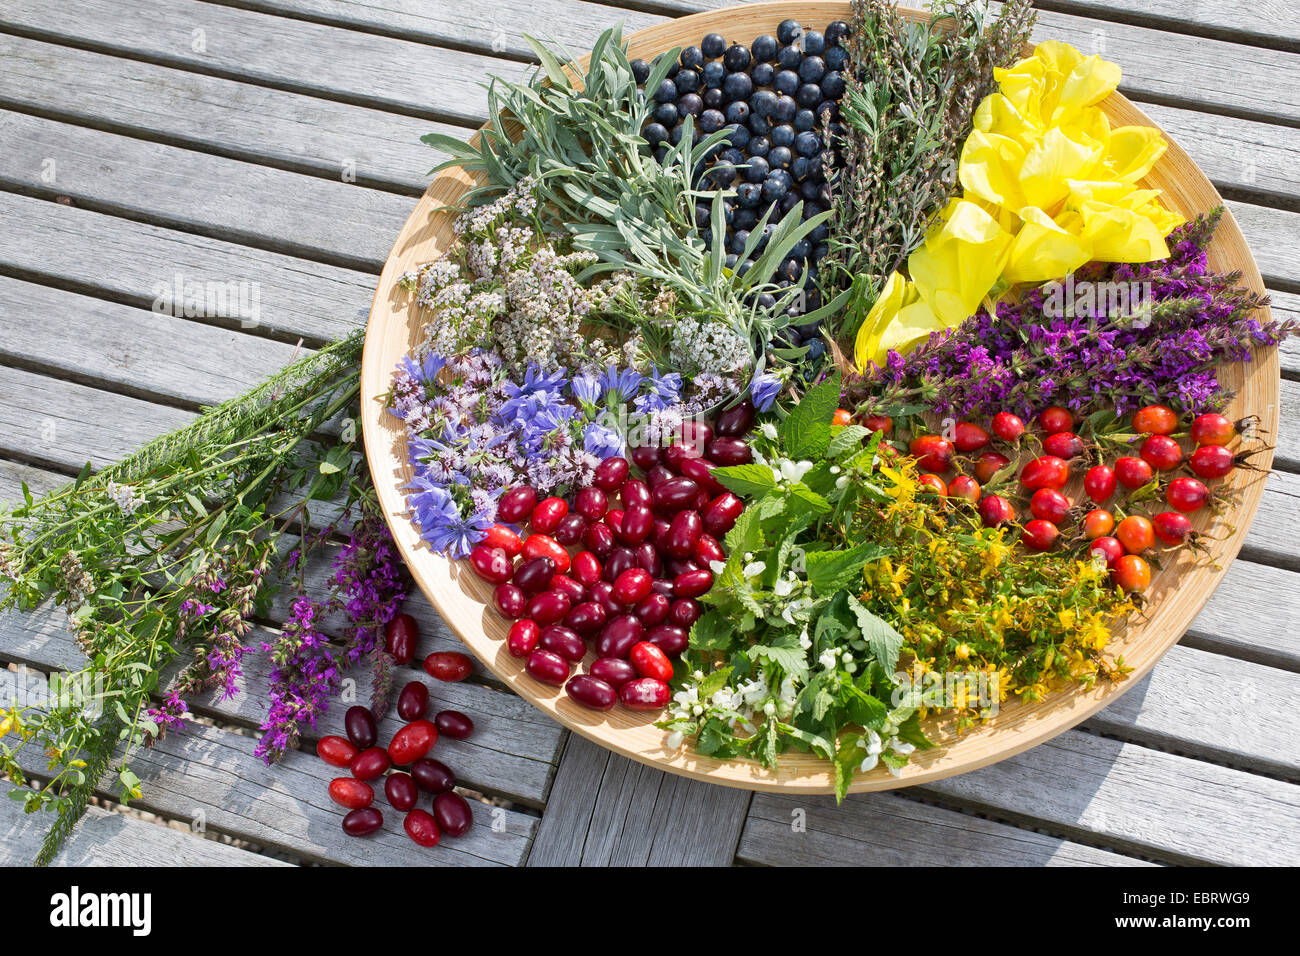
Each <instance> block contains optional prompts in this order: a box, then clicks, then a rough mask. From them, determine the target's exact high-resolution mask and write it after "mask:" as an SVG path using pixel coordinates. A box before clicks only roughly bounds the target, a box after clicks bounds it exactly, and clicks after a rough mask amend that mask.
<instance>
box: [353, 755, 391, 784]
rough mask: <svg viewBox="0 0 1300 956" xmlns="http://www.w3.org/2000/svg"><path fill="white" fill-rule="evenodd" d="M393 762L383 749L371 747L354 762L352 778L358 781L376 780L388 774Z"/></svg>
mask: <svg viewBox="0 0 1300 956" xmlns="http://www.w3.org/2000/svg"><path fill="white" fill-rule="evenodd" d="M391 765H392V760H391V758H390V757H389V755H388V751H387V750H385V749H384V748H383V747H369V748H367V749H366V750H363V751H361V753H359V754H357V756H356V759H355V760H353V761H352V767H351V770H352V776H354V777H356V778H357V779H358V780H374V779H375V778H376V777H382V776H383V775H384V774H385V773H387V772H388V768H389V767H390V766H391Z"/></svg>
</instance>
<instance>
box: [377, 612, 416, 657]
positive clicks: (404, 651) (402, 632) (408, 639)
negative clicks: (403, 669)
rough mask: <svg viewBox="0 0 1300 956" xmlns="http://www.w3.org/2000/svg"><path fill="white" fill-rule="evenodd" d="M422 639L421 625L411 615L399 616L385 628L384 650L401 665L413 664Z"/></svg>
mask: <svg viewBox="0 0 1300 956" xmlns="http://www.w3.org/2000/svg"><path fill="white" fill-rule="evenodd" d="M419 639H420V625H419V624H418V623H417V622H416V620H415V618H413V617H411V615H409V614H398V615H396V616H395V617H394V618H393V619H392V620H391V621H389V622H388V624H387V625H386V626H385V627H384V650H386V651H387V652H388V653H389V655H390V656H391V657H392V658H393V660H395V661H397V663H399V664H403V665H405V664H409V663H411V658H412V657H414V656H415V645H416V642H417V641H419Z"/></svg>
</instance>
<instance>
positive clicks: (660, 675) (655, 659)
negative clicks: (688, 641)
mask: <svg viewBox="0 0 1300 956" xmlns="http://www.w3.org/2000/svg"><path fill="white" fill-rule="evenodd" d="M628 659H629V660H630V661H631V662H632V666H633V667H635V668H636V672H637V673H638V674H640V675H641V676H642V677H653V678H654V679H655V680H661V681H663V682H664V683H667V682H668V681H670V680H672V679H673V665H672V662H671V661H670V660H668V655H667V654H665V653H664V651H663V649H662V648H660V647H659V645H657V644H655V643H654V642H652V641H642V642H641V643H639V644H634V645H633V646H632V651H631V653H630V654H629V655H628Z"/></svg>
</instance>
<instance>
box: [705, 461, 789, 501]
mask: <svg viewBox="0 0 1300 956" xmlns="http://www.w3.org/2000/svg"><path fill="white" fill-rule="evenodd" d="M711 474H712V475H713V477H714V478H716V479H717V480H718V482H719V483H721V484H722V486H723V487H724V488H726V489H727V490H728V491H730V492H732V493H734V494H737V495H739V496H740V497H742V498H755V497H757V496H758V495H761V494H763V493H765V492H768V491H771V490H772V489H773V488H775V487H776V476H775V475H774V474H772V469H771V468H768V467H767V465H727V466H725V467H722V468H714V469H713V471H712V472H711Z"/></svg>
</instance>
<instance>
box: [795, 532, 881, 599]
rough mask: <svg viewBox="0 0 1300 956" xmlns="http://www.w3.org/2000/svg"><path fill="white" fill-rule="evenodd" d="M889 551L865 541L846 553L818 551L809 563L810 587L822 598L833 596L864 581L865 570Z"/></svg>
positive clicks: (809, 556) (813, 554)
mask: <svg viewBox="0 0 1300 956" xmlns="http://www.w3.org/2000/svg"><path fill="white" fill-rule="evenodd" d="M888 552H889V549H888V548H886V547H883V546H881V545H878V544H876V543H875V542H874V541H864V542H862V543H861V544H858V545H854V546H853V547H852V548H848V549H846V550H843V551H814V552H812V553H810V554H809V555H808V556H807V558H806V559H805V560H806V561H807V564H808V583H809V584H811V585H812V586H813V590H814V591H817V592H818V593H819V594H831V593H833V592H835V591H838V590H840V589H841V588H846V587H848V586H849V585H850V584H852V583H853V582H854V581H855V580H858V581H860V580H861V578H862V569H863V567H865V566H866V564H867V562H868V561H874V560H876V559H877V558H879V557H880V556H881V555H882V554H887V553H888Z"/></svg>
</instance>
